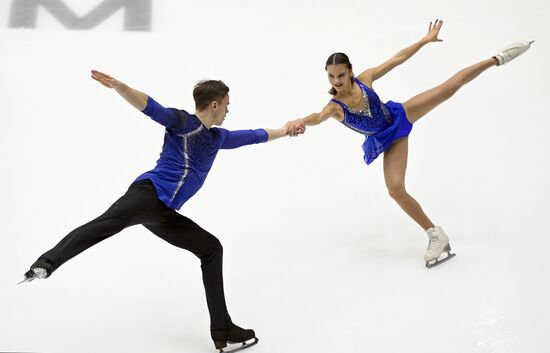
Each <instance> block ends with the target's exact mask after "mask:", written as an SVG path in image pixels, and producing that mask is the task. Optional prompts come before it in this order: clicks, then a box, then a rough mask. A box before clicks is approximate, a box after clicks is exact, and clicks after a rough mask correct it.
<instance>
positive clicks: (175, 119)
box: [142, 97, 189, 132]
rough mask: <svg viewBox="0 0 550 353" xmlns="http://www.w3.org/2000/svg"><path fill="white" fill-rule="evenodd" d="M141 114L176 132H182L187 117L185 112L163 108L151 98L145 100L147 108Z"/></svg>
mask: <svg viewBox="0 0 550 353" xmlns="http://www.w3.org/2000/svg"><path fill="white" fill-rule="evenodd" d="M142 113H143V114H145V115H147V116H149V117H150V118H151V119H153V120H154V121H156V122H157V123H159V124H161V125H163V126H165V127H166V128H168V129H172V130H176V131H178V132H184V131H183V130H184V128H185V125H186V124H187V119H188V117H189V114H187V112H186V111H184V110H177V109H174V108H165V107H163V106H162V105H160V104H159V103H157V101H155V100H154V99H153V98H151V97H148V98H147V106H146V107H145V109H143V110H142Z"/></svg>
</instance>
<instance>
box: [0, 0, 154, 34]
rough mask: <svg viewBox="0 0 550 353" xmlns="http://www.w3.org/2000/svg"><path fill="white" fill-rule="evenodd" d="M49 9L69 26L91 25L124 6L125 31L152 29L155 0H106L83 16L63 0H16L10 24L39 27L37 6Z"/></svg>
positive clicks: (56, 17) (62, 22)
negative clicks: (37, 25) (153, 3)
mask: <svg viewBox="0 0 550 353" xmlns="http://www.w3.org/2000/svg"><path fill="white" fill-rule="evenodd" d="M39 8H42V9H43V10H47V11H48V12H49V13H50V14H51V15H52V16H53V17H55V19H56V20H57V21H59V22H60V23H61V24H62V25H63V26H65V28H68V29H92V28H94V27H95V26H97V25H98V24H100V23H101V22H103V21H105V20H106V19H107V18H109V17H110V16H111V15H112V14H113V13H115V12H117V11H118V10H120V9H124V30H125V31H150V30H151V12H152V11H151V9H152V0H104V1H103V2H101V3H100V4H99V5H97V6H96V7H95V8H94V9H92V10H91V11H90V12H88V13H87V14H86V15H84V16H82V17H80V16H78V15H77V14H75V13H74V11H73V10H71V8H70V7H69V6H67V5H66V4H65V3H64V2H63V1H62V0H13V1H12V6H11V13H10V20H9V25H8V26H9V27H10V28H36V21H37V18H38V12H39V11H38V10H39Z"/></svg>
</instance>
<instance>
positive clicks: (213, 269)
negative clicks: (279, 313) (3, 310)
mask: <svg viewBox="0 0 550 353" xmlns="http://www.w3.org/2000/svg"><path fill="white" fill-rule="evenodd" d="M136 224H142V225H143V226H144V227H145V228H147V229H149V230H150V231H151V232H153V233H154V234H155V235H157V236H158V237H160V238H162V239H164V240H166V241H167V242H169V243H170V244H172V245H175V246H177V247H179V248H182V249H185V250H189V251H191V252H192V253H193V254H195V255H196V256H197V257H198V258H199V259H200V261H201V269H202V279H203V283H204V288H205V291H206V301H207V304H208V310H209V312H210V328H211V329H213V330H216V329H227V328H229V327H230V325H231V318H230V316H229V314H228V312H227V307H226V304H225V296H224V292H223V276H222V257H223V248H222V245H221V243H220V241H219V240H218V239H217V238H216V237H215V236H213V235H212V234H210V233H208V232H207V231H205V230H204V229H202V228H201V227H199V226H198V225H197V224H196V223H195V222H193V221H192V220H190V219H189V218H187V217H184V216H182V215H181V214H179V213H177V212H176V211H174V210H173V209H171V208H169V207H167V206H166V205H165V204H164V203H163V202H162V201H160V200H159V199H158V197H157V194H156V190H155V187H154V186H153V184H152V182H151V181H150V180H141V181H138V182H135V183H133V184H132V185H131V186H130V188H129V189H128V191H127V192H126V194H124V196H122V197H121V198H120V199H118V200H117V201H116V202H115V203H114V204H113V205H112V206H111V207H110V208H109V209H108V210H107V211H106V212H105V213H104V214H102V215H101V216H99V217H98V218H96V219H94V220H93V221H91V222H89V223H87V224H85V225H83V226H81V227H79V228H77V229H75V230H73V231H72V232H70V233H69V234H68V235H67V236H66V237H65V238H63V239H62V240H61V241H60V242H59V244H57V245H56V246H55V247H54V248H53V249H51V250H49V251H48V252H46V253H45V254H43V255H42V256H40V258H39V259H38V260H37V261H36V262H35V263H34V264H33V266H32V267H45V268H46V269H47V270H48V276H49V275H51V273H52V272H54V271H55V270H56V269H57V268H59V266H61V265H62V264H64V263H65V262H66V261H68V260H70V259H71V258H73V257H74V256H76V255H78V254H80V253H81V252H82V251H84V250H86V249H88V248H89V247H91V246H93V245H95V244H97V243H99V242H100V241H102V240H105V239H107V238H109V237H110V236H112V235H114V234H116V233H118V232H120V231H121V230H123V229H124V228H126V227H130V226H133V225H136Z"/></svg>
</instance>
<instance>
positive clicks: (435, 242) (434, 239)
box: [428, 232, 441, 251]
mask: <svg viewBox="0 0 550 353" xmlns="http://www.w3.org/2000/svg"><path fill="white" fill-rule="evenodd" d="M440 244H441V238H440V237H439V236H438V234H437V233H436V232H434V233H432V234H430V242H429V243H428V251H430V250H433V249H435V248H437V247H438V246H439V245H440Z"/></svg>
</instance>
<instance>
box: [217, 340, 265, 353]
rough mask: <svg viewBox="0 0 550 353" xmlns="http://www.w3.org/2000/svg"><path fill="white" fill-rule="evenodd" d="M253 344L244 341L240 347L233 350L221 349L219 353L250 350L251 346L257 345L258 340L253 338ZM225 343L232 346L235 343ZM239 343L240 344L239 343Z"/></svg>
mask: <svg viewBox="0 0 550 353" xmlns="http://www.w3.org/2000/svg"><path fill="white" fill-rule="evenodd" d="M253 340H254V342H251V343H247V342H246V341H245V342H242V343H241V345H240V346H239V347H235V348H233V349H226V350H224V349H223V348H221V349H220V353H233V352H238V351H242V350H243V349H247V348H250V347H252V346H253V345H255V344H257V343H258V341H259V340H258V338H257V337H254V338H253ZM227 343H229V344H233V343H235V342H231V341H227ZM239 343H240V342H239Z"/></svg>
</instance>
